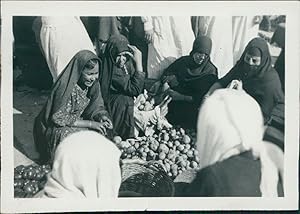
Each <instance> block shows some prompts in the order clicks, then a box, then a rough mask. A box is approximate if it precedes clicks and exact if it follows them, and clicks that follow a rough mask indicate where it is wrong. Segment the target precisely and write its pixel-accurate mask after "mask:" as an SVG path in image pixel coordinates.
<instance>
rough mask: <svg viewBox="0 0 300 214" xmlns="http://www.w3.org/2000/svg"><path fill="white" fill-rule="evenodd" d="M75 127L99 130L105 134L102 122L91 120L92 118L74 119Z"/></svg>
mask: <svg viewBox="0 0 300 214" xmlns="http://www.w3.org/2000/svg"><path fill="white" fill-rule="evenodd" d="M73 126H74V127H77V128H88V129H92V130H95V131H98V132H100V134H103V135H106V128H105V124H104V123H100V122H96V121H92V120H76V121H75V122H74V123H73Z"/></svg>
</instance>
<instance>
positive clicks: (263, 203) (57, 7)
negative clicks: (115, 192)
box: [1, 1, 300, 213]
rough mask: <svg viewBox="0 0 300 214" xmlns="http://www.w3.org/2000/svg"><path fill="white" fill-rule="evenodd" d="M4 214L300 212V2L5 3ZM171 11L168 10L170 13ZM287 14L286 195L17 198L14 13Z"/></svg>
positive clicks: (2, 107) (3, 12) (16, 14)
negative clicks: (14, 115) (54, 213)
mask: <svg viewBox="0 0 300 214" xmlns="http://www.w3.org/2000/svg"><path fill="white" fill-rule="evenodd" d="M1 5H2V7H1V22H2V23H1V28H2V29H1V66H2V67H1V71H2V74H1V76H2V77H1V78H2V79H1V169H2V170H1V205H2V206H1V212H4V213H8V212H14V213H28V212H30V213H32V212H62V211H68V212H73V211H134V210H296V209H299V208H298V200H299V199H298V196H299V193H298V191H299V187H298V185H299V184H298V177H299V173H298V169H299V166H298V159H299V73H300V72H299V71H300V66H299V58H300V53H299V52H300V42H299V38H300V29H299V27H300V26H299V20H300V15H299V11H300V10H299V9H300V4H299V2H283V1H282V2H279V1H277V2H276V1H274V2H270V1H268V2H258V1H256V2H254V1H253V2H248V1H247V2H228V1H226V2H200V1H199V2H196V1H185V2H182V1H174V2H171V1H155V2H154V1H153V2H145V1H140V2H138V1H130V2H129V1H84V2H82V1H76V2H71V1H56V2H55V1H45V2H44V1H3V2H2V3H1ZM166 11H167V12H166ZM200 14H201V15H211V16H223V15H224V16H225V15H232V16H233V15H253V14H255V15H286V37H285V38H286V51H285V62H286V71H288V72H286V79H285V81H286V83H287V84H285V90H286V92H285V97H286V105H285V116H286V117H285V123H286V124H285V127H286V128H285V142H288V143H286V144H285V164H284V167H285V168H284V169H285V172H284V173H285V175H284V177H285V179H284V188H285V196H284V197H282V198H274V199H273V198H261V197H259V198H248V197H238V198H237V197H231V198H229V197H212V198H196V197H195V198H130V199H128V198H127V199H125V198H122V199H116V200H111V199H97V200H96V199H85V200H78V199H77V200H72V199H41V198H39V199H38V198H33V199H19V198H18V199H17V198H14V196H13V166H14V162H13V161H14V159H13V101H12V98H13V90H12V85H13V82H12V74H13V69H12V64H13V58H12V56H13V52H12V17H13V16H41V15H56V16H72V15H77V16H114V15H118V16H139V15H162V16H167V15H176V16H184V15H188V16H192V15H200Z"/></svg>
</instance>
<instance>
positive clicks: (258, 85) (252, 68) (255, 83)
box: [207, 38, 284, 123]
mask: <svg viewBox="0 0 300 214" xmlns="http://www.w3.org/2000/svg"><path fill="white" fill-rule="evenodd" d="M232 80H241V82H242V85H243V89H244V90H245V91H246V92H247V93H248V94H249V95H251V96H252V97H253V98H254V99H255V100H256V101H257V102H258V104H259V105H260V107H261V110H262V112H263V116H264V121H265V123H267V122H268V121H269V119H270V117H271V115H272V111H273V109H274V108H275V107H276V108H278V107H279V106H284V94H283V92H282V88H281V83H280V79H279V77H278V73H277V72H276V70H275V69H274V68H273V67H272V64H271V55H270V52H269V48H268V44H267V42H266V41H265V40H263V39H261V38H254V39H252V40H251V41H250V42H249V43H248V45H247V47H246V48H245V50H244V53H243V55H242V56H241V58H240V60H239V61H238V62H237V64H236V65H235V66H234V67H233V68H232V69H231V70H230V71H229V72H228V73H227V74H226V76H224V77H223V78H222V79H220V80H219V81H218V82H216V83H215V84H214V85H213V86H212V87H211V88H210V89H209V92H208V93H207V95H210V94H212V93H213V92H214V91H215V90H216V89H218V88H225V87H226V86H227V85H228V84H229V83H230V82H231V81H232ZM279 109H284V108H279Z"/></svg>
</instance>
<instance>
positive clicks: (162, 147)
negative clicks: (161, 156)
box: [158, 144, 169, 153]
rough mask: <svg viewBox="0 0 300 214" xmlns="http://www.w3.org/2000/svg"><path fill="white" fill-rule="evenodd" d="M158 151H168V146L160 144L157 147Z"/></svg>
mask: <svg viewBox="0 0 300 214" xmlns="http://www.w3.org/2000/svg"><path fill="white" fill-rule="evenodd" d="M158 151H159V152H164V153H168V152H169V148H168V147H167V146H166V145H165V144H160V145H159V147H158Z"/></svg>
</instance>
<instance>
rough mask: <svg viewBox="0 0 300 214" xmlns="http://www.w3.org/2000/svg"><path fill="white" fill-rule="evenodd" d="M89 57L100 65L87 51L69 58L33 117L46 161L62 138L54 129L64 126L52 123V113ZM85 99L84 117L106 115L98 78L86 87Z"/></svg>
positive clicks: (42, 155) (59, 108) (59, 104)
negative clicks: (44, 102)
mask: <svg viewBox="0 0 300 214" xmlns="http://www.w3.org/2000/svg"><path fill="white" fill-rule="evenodd" d="M91 59H97V60H98V61H99V66H101V63H100V60H99V59H98V57H97V56H96V55H94V54H93V53H92V52H90V51H88V50H83V51H80V52H78V53H77V54H76V55H75V56H74V57H73V58H72V60H71V61H70V62H69V64H68V65H67V66H66V68H65V69H64V71H63V72H62V73H61V75H60V76H59V78H58V80H57V81H56V82H55V84H54V86H53V88H52V91H51V94H50V96H49V98H48V100H47V102H46V104H45V106H44V107H43V109H42V110H41V112H40V113H39V115H38V116H37V117H36V118H35V122H34V130H33V135H34V141H35V144H36V146H37V149H38V151H39V152H40V156H41V161H42V162H48V161H49V160H50V159H51V158H53V157H51V155H53V154H52V151H53V150H55V148H52V146H53V145H58V144H59V143H60V140H61V139H60V137H58V136H56V135H57V134H59V132H58V131H57V130H58V129H61V128H63V127H60V126H57V124H55V123H54V121H53V115H54V114H55V113H56V112H58V111H59V110H61V108H62V106H64V105H66V103H67V102H68V100H69V99H70V96H71V93H72V91H73V89H74V87H75V85H76V84H77V82H78V80H79V79H80V76H81V73H82V71H83V69H84V67H85V65H86V63H87V62H88V61H89V60H91ZM87 98H88V99H89V104H88V105H87V107H86V108H85V110H84V111H83V113H82V115H81V117H82V118H83V119H85V120H97V118H98V116H99V115H104V114H105V115H108V113H107V111H106V109H105V107H104V102H103V99H102V95H101V90H100V84H99V82H98V81H95V83H94V84H93V85H92V87H91V88H89V89H88V93H87ZM56 141H59V142H56Z"/></svg>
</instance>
